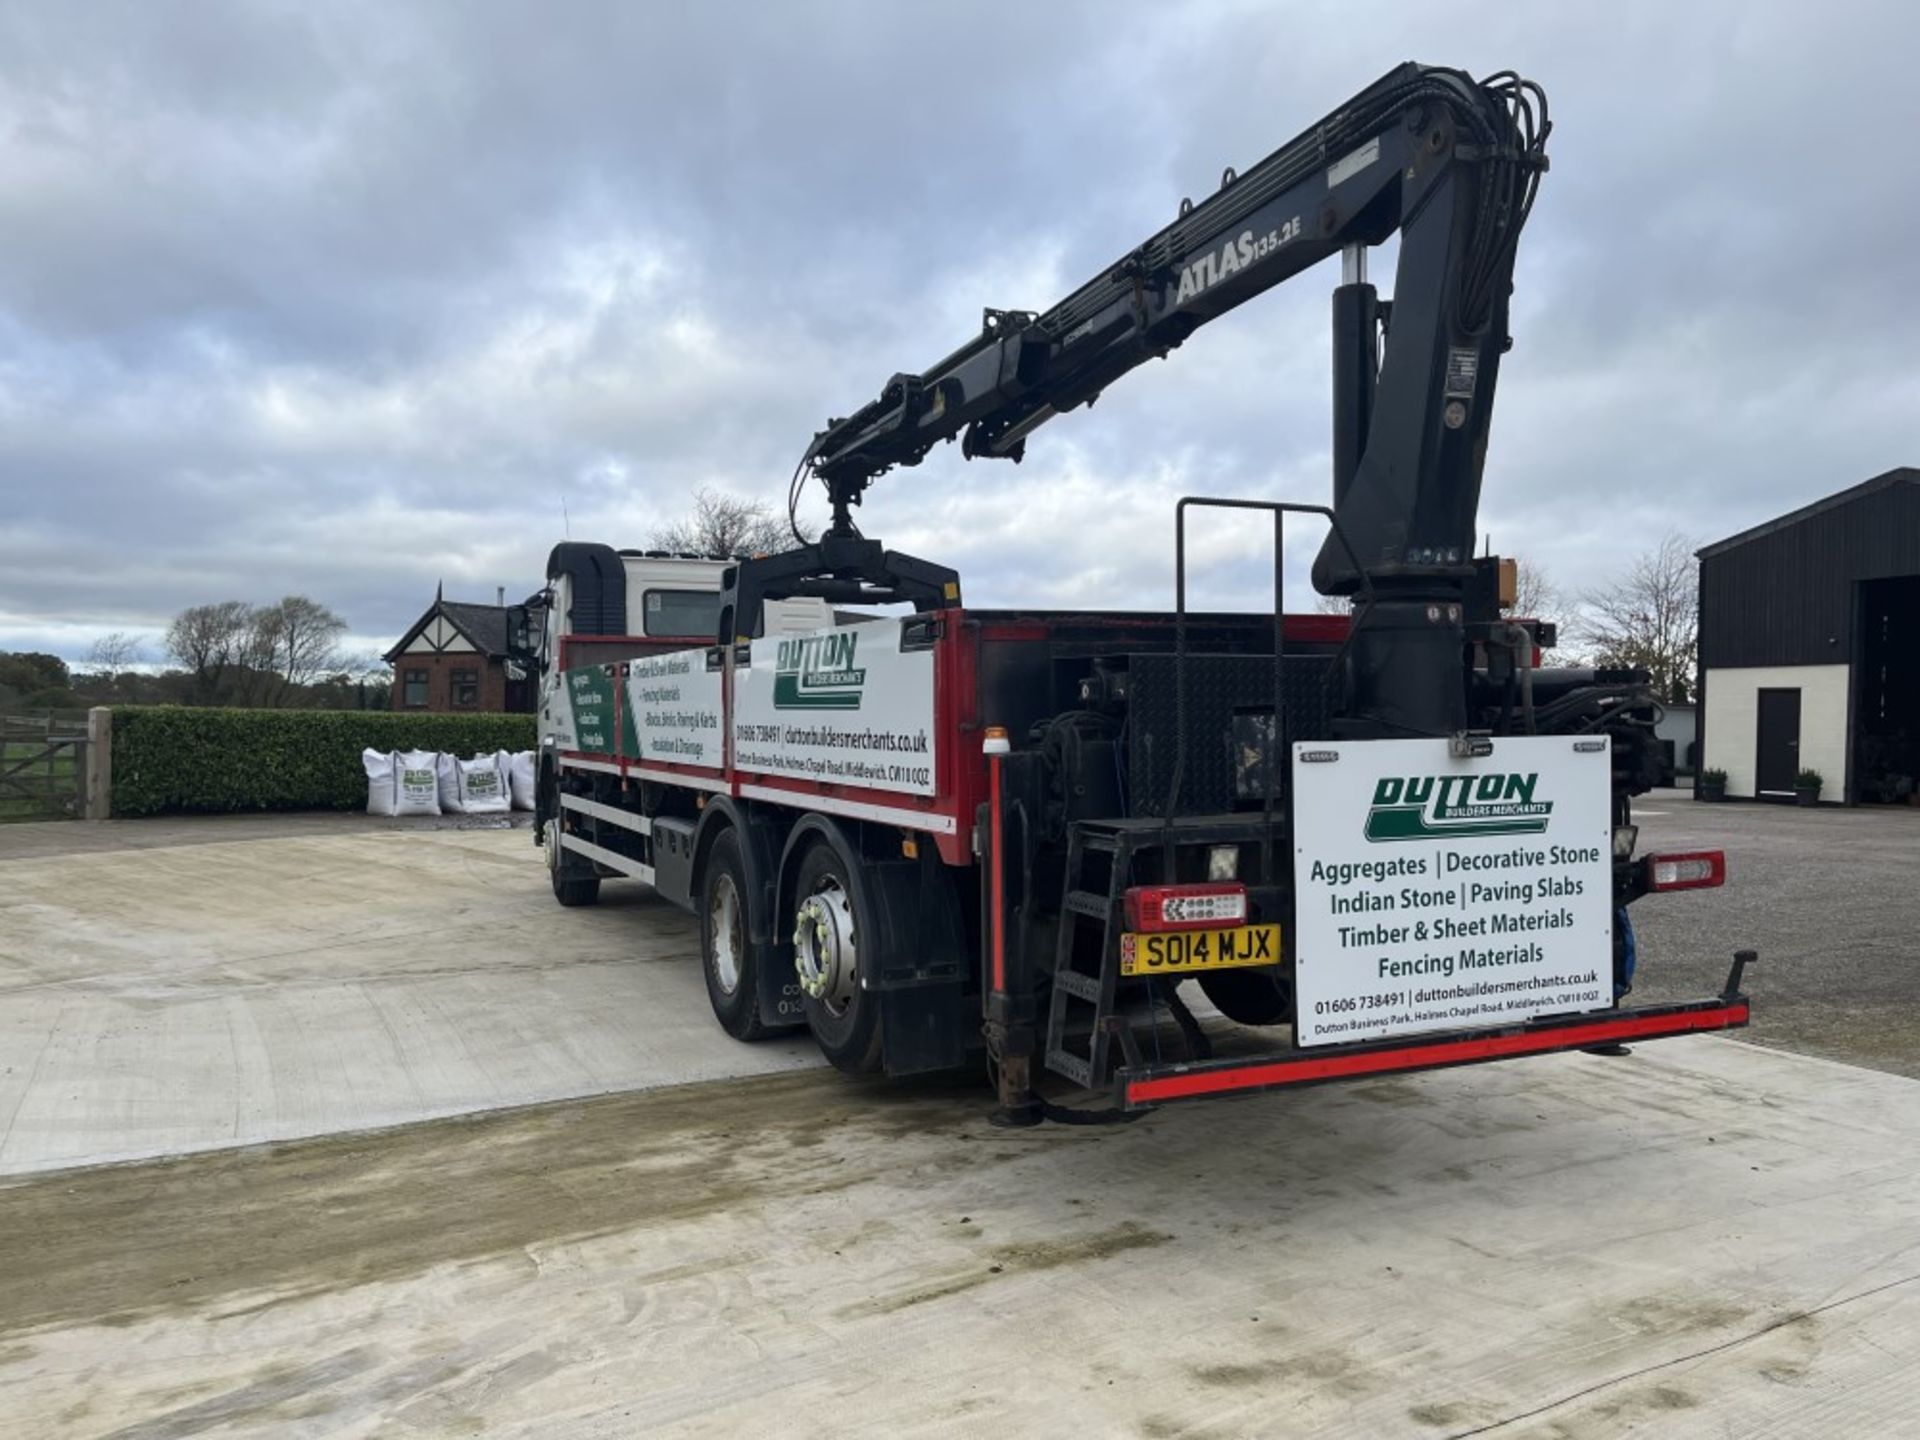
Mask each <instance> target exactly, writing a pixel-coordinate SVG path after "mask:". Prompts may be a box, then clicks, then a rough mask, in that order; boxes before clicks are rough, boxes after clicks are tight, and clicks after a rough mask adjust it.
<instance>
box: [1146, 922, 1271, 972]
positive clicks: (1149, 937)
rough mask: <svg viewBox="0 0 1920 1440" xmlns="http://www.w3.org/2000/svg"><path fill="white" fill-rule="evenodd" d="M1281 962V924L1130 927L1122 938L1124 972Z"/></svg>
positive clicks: (1170, 970) (1233, 966) (1207, 968)
mask: <svg viewBox="0 0 1920 1440" xmlns="http://www.w3.org/2000/svg"><path fill="white" fill-rule="evenodd" d="M1279 963H1280V927H1279V926H1278V925H1235V926H1233V927H1231V928H1229V929H1226V930H1168V931H1165V932H1160V931H1155V932H1152V933H1147V932H1139V933H1136V932H1134V931H1131V930H1129V931H1128V932H1127V933H1126V934H1124V935H1122V936H1121V937H1120V973H1121V974H1122V975H1181V974H1187V973H1190V972H1192V971H1195V970H1232V969H1236V968H1240V967H1243V966H1248V965H1277V964H1279Z"/></svg>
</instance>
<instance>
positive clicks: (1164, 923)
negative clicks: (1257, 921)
mask: <svg viewBox="0 0 1920 1440" xmlns="http://www.w3.org/2000/svg"><path fill="white" fill-rule="evenodd" d="M1126 916H1127V929H1129V930H1211V929H1216V928H1218V927H1220V926H1223V925H1244V924H1246V923H1247V887H1246V886H1245V885H1242V884H1240V883H1239V882H1238V881H1214V882H1211V883H1209V884H1205V885H1136V886H1134V887H1133V888H1132V889H1130V890H1128V891H1127V896H1126Z"/></svg>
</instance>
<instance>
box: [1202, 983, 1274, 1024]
mask: <svg viewBox="0 0 1920 1440" xmlns="http://www.w3.org/2000/svg"><path fill="white" fill-rule="evenodd" d="M1200 988H1201V990H1202V991H1204V992H1205V994H1206V997H1207V999H1209V1000H1211V1001H1212V1002H1213V1005H1214V1008H1215V1009H1216V1010H1218V1011H1219V1012H1220V1013H1221V1014H1222V1015H1224V1016H1226V1017H1227V1018H1228V1019H1229V1020H1231V1021H1233V1023H1234V1024H1236V1025H1283V1024H1285V1023H1286V1021H1287V1019H1288V1018H1289V1016H1291V1015H1292V1013H1293V982H1292V981H1291V980H1289V979H1287V978H1285V977H1284V976H1280V975H1269V974H1266V973H1264V972H1261V971H1258V970H1215V971H1212V972H1210V973H1206V974H1203V975H1201V977H1200Z"/></svg>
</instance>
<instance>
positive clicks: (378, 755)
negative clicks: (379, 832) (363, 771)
mask: <svg viewBox="0 0 1920 1440" xmlns="http://www.w3.org/2000/svg"><path fill="white" fill-rule="evenodd" d="M360 763H361V764H362V765H364V766H366V767H367V814H369V815H391V814H393V808H394V804H395V801H396V799H397V796H396V795H395V793H394V782H393V753H392V752H391V751H388V750H362V751H361V752H360Z"/></svg>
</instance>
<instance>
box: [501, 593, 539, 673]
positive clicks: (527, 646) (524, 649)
mask: <svg viewBox="0 0 1920 1440" xmlns="http://www.w3.org/2000/svg"><path fill="white" fill-rule="evenodd" d="M538 649H539V645H538V642H537V641H536V640H535V639H534V633H533V616H532V613H531V612H530V611H529V610H528V609H527V607H526V606H524V605H509V606H508V607H507V658H508V659H510V660H513V661H516V662H518V663H519V664H521V665H527V666H530V665H532V664H533V662H534V658H535V655H536V652H537V651H538Z"/></svg>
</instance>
